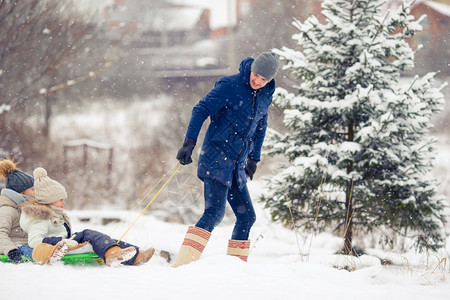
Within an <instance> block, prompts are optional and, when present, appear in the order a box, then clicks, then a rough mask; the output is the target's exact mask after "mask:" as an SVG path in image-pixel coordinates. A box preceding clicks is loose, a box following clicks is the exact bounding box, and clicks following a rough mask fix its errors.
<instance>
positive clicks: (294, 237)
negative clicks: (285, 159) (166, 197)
mask: <svg viewBox="0 0 450 300" xmlns="http://www.w3.org/2000/svg"><path fill="white" fill-rule="evenodd" d="M261 185H262V182H261V181H256V182H251V183H250V185H249V188H250V190H251V192H252V194H253V195H254V196H255V197H256V195H257V193H258V192H259V191H261ZM254 204H255V207H256V210H257V216H258V219H257V221H256V223H255V226H254V227H253V229H252V233H251V239H252V241H253V245H252V249H251V253H250V257H249V260H248V262H247V263H244V262H242V261H240V260H239V259H238V258H235V257H230V256H227V255H225V252H226V246H227V241H228V238H229V236H230V234H231V231H232V224H230V222H228V224H227V223H225V224H221V225H219V227H217V228H216V229H215V231H214V232H213V235H212V236H211V240H210V242H209V244H208V246H207V247H206V249H205V252H204V253H203V255H202V257H201V259H200V260H199V261H197V262H194V263H191V264H189V265H185V266H181V267H179V268H172V267H171V266H170V264H168V263H167V262H166V261H165V260H164V259H163V258H161V257H159V256H155V257H154V258H152V260H151V261H150V262H148V263H147V264H145V265H142V266H138V267H134V266H131V267H130V266H119V267H116V268H108V267H105V266H70V265H62V264H57V265H52V266H39V265H35V264H33V263H26V264H20V265H13V264H9V263H0V274H1V279H0V298H1V299H14V300H22V299H24V300H25V299H27V300H29V299H36V300H38V299H58V300H64V299H77V300H78V299H85V300H87V299H124V298H126V297H130V298H131V297H132V298H133V299H236V298H239V299H333V300H337V299H358V300H360V299H374V300H375V299H376V300H380V299H397V300H399V299H408V300H414V299H417V300H419V299H420V300H422V299H433V300H438V299H449V297H450V268H449V261H448V259H449V255H448V252H447V251H446V250H445V249H444V250H443V251H441V253H439V254H433V255H430V256H426V255H424V254H417V253H415V252H413V251H412V252H408V253H398V254H397V253H394V252H392V251H382V250H380V249H378V250H375V249H372V250H370V249H367V250H368V253H372V254H373V255H375V254H376V256H378V257H381V258H386V259H389V260H391V261H392V262H393V263H394V264H392V265H381V263H380V259H378V258H377V257H375V256H370V255H364V256H362V257H360V258H354V259H350V258H348V257H345V256H339V255H335V254H334V253H335V252H336V250H338V249H339V248H340V247H341V245H342V239H341V238H339V237H336V236H333V235H330V234H326V233H323V234H320V235H317V236H314V237H312V239H311V237H310V238H309V239H307V240H306V241H305V240H304V239H303V237H302V236H301V235H300V234H299V233H297V234H296V232H295V231H293V230H290V229H287V228H284V227H282V226H281V225H279V224H274V223H272V222H271V221H270V216H269V213H268V211H266V210H263V208H262V207H261V204H259V203H257V202H256V201H255V203H254ZM144 206H145V205H144ZM140 210H141V208H138V209H136V211H134V212H132V213H131V214H130V213H129V212H127V211H115V210H113V209H111V210H110V211H108V210H101V211H71V212H70V217H71V219H72V221H73V227H74V230H82V229H84V228H91V229H96V230H99V231H102V232H105V233H107V234H110V235H111V236H113V237H116V238H119V237H120V236H122V234H123V233H125V231H126V229H127V228H128V227H129V226H130V224H132V223H133V221H134V220H135V219H136V217H137V216H138V214H139V213H140ZM86 217H89V218H90V221H89V222H81V221H80V218H86ZM111 217H113V218H114V217H118V218H121V219H122V220H124V219H125V220H124V221H123V222H122V223H109V224H107V225H102V222H101V220H102V218H111ZM186 229H187V226H185V225H181V224H173V223H165V222H162V221H159V220H157V219H156V218H155V217H154V216H152V211H151V205H150V208H149V210H148V211H147V212H146V213H145V214H144V215H143V216H142V217H141V218H140V219H138V221H137V222H136V224H135V225H134V226H133V227H131V230H130V231H129V232H128V233H127V234H126V236H125V237H124V239H123V240H125V241H128V242H131V243H134V244H135V245H138V246H140V247H143V248H146V247H149V246H153V247H155V248H156V249H158V250H161V249H164V250H168V251H170V252H175V253H176V252H177V251H178V249H179V246H180V245H181V242H182V240H183V237H184V234H185V231H186ZM311 240H312V242H311V243H310V241H311ZM447 249H450V243H447ZM300 253H303V254H309V255H308V256H306V255H300ZM346 266H347V267H348V268H351V269H353V271H351V272H349V271H347V270H344V269H343V267H346Z"/></svg>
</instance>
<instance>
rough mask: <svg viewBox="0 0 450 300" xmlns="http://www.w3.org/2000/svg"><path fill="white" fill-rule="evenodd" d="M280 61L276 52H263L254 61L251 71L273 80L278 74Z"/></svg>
mask: <svg viewBox="0 0 450 300" xmlns="http://www.w3.org/2000/svg"><path fill="white" fill-rule="evenodd" d="M279 66H280V62H279V61H278V58H277V57H276V55H275V54H274V53H271V52H263V53H261V54H259V55H258V56H257V57H256V58H255V60H254V61H253V63H252V66H251V68H250V71H252V72H254V73H256V74H258V75H261V76H262V77H264V78H265V79H267V80H268V81H271V80H272V79H273V78H274V77H275V75H277V72H278V67H279Z"/></svg>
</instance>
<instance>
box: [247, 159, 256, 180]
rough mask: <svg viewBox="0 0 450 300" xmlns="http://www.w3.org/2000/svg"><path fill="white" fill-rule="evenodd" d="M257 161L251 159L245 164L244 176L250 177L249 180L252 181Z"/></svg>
mask: <svg viewBox="0 0 450 300" xmlns="http://www.w3.org/2000/svg"><path fill="white" fill-rule="evenodd" d="M257 163H258V161H256V160H253V159H251V158H249V159H247V164H246V165H245V174H247V176H248V177H250V180H253V175H254V174H255V172H256V164H257Z"/></svg>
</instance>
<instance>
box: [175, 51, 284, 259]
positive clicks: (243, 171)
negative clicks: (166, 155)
mask: <svg viewBox="0 0 450 300" xmlns="http://www.w3.org/2000/svg"><path fill="white" fill-rule="evenodd" d="M278 68H279V61H278V59H277V57H276V56H275V54H273V53H270V52H263V53H261V54H259V55H258V57H257V58H256V59H252V58H245V59H243V60H242V62H241V64H240V66H239V73H237V74H235V75H231V76H227V77H223V78H221V79H219V80H218V81H217V82H216V84H215V86H214V88H213V89H212V90H211V91H210V92H209V93H208V94H207V95H206V96H205V97H204V98H203V99H201V100H200V101H199V103H198V104H197V105H196V106H195V107H194V108H193V110H192V116H191V120H190V122H189V126H188V129H187V132H186V137H185V141H184V143H183V146H182V148H181V149H180V150H179V151H178V154H177V159H178V160H179V161H180V163H181V164H182V165H187V164H190V163H191V162H192V158H191V156H192V151H193V149H194V147H195V145H196V142H197V137H198V135H199V132H200V129H201V127H202V125H203V123H204V121H205V120H206V119H207V118H208V117H209V118H210V121H211V122H210V124H209V127H208V130H207V132H206V135H205V138H204V141H203V144H202V149H201V153H200V156H199V160H198V170H197V176H198V177H199V178H200V179H201V180H202V181H203V183H204V197H205V211H204V213H203V215H202V217H201V218H200V220H199V221H198V222H197V223H196V224H195V226H190V227H189V229H188V231H187V234H186V236H185V239H184V241H183V244H182V246H181V249H180V251H179V253H178V256H177V259H176V261H175V263H174V266H175V267H176V266H180V265H183V264H187V263H189V262H191V261H194V260H197V259H198V258H200V255H201V253H202V251H203V249H204V247H205V246H206V244H207V242H208V240H209V237H210V235H211V232H212V230H213V229H214V227H216V226H217V225H218V224H219V223H220V222H221V221H222V219H223V217H224V215H225V206H226V202H227V201H228V203H230V206H231V208H232V209H233V212H234V214H235V215H236V223H235V226H234V230H233V234H232V236H231V239H230V240H229V242H228V251H227V254H229V255H233V256H237V257H239V258H241V259H242V260H244V261H247V257H248V252H249V248H250V241H249V240H248V237H249V233H250V228H251V227H252V225H253V224H254V222H255V220H256V215H255V211H254V209H253V205H252V201H251V198H250V194H249V192H248V189H247V176H248V177H249V178H250V179H253V175H254V173H255V171H256V165H257V163H258V162H259V160H260V155H261V147H262V144H263V141H264V136H265V134H266V128H267V117H268V115H267V114H268V108H269V106H270V104H271V103H272V95H273V93H274V91H275V80H274V79H273V78H274V77H275V75H276V73H277V71H278Z"/></svg>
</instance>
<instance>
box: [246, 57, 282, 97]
mask: <svg viewBox="0 0 450 300" xmlns="http://www.w3.org/2000/svg"><path fill="white" fill-rule="evenodd" d="M253 61H254V59H253V58H251V57H247V58H244V59H243V60H242V61H241V64H240V65H239V73H240V74H241V78H242V82H243V83H244V84H246V85H247V86H248V88H249V89H252V88H251V86H250V72H251V71H250V68H251V66H252V63H253ZM261 90H262V91H265V92H266V93H268V94H273V92H274V91H275V79H272V80H271V81H269V82H268V83H267V84H266V85H265V86H264V87H263V88H262V89H261Z"/></svg>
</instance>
